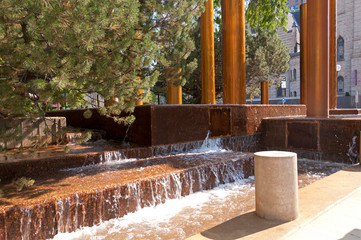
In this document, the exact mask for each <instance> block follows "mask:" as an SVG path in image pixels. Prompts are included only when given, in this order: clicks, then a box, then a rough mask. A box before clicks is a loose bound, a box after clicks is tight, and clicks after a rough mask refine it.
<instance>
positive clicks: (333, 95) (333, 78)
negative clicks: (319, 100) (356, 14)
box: [329, 0, 337, 109]
mask: <svg viewBox="0 0 361 240" xmlns="http://www.w3.org/2000/svg"><path fill="white" fill-rule="evenodd" d="M336 28H337V1H336V0H330V93H329V94H330V99H329V102H330V106H329V107H330V109H336V108H337V70H336V68H337V67H336V66H337V42H336V38H337V32H336Z"/></svg>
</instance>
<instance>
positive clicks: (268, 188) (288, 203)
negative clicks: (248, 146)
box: [254, 151, 298, 221]
mask: <svg viewBox="0 0 361 240" xmlns="http://www.w3.org/2000/svg"><path fill="white" fill-rule="evenodd" d="M254 160H255V188H256V214H257V215H258V216H259V217H262V218H265V219H269V220H280V221H292V220H295V219H296V218H297V217H298V177H297V154H296V153H292V152H282V151H264V152H256V153H255V154H254Z"/></svg>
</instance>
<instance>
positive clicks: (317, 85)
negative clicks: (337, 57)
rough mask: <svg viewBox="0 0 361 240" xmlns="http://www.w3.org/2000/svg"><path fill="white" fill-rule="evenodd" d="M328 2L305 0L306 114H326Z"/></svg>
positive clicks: (327, 94) (327, 105) (318, 115)
mask: <svg viewBox="0 0 361 240" xmlns="http://www.w3.org/2000/svg"><path fill="white" fill-rule="evenodd" d="M329 29H330V28H329V1H328V0H308V1H307V58H308V59H307V116H308V117H328V115H329V113H328V110H329V101H328V99H329V75H330V73H329V66H330V63H329V59H330V57H329V52H330V51H329V45H330V44H329V36H330V35H329Z"/></svg>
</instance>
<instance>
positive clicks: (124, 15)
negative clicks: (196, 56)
mask: <svg viewBox="0 0 361 240" xmlns="http://www.w3.org/2000/svg"><path fill="white" fill-rule="evenodd" d="M204 2H205V1H204V0H187V1H185V0H174V1H162V0H147V1H145V0H102V1H99V0H82V1H80V0H22V1H20V0H3V1H2V2H1V4H0V114H1V115H2V116H3V117H14V116H17V115H34V114H39V113H44V111H45V110H46V107H47V106H49V105H50V104H53V103H60V104H61V105H62V106H67V107H77V106H79V105H88V104H89V103H88V102H87V100H86V98H85V95H86V94H88V93H97V94H99V95H101V96H102V97H103V98H104V99H105V101H110V100H113V101H112V104H110V106H107V107H102V108H101V109H100V112H101V113H103V114H106V115H109V116H110V115H111V116H119V115H120V114H121V113H124V112H126V113H127V112H132V111H133V110H134V106H135V102H136V100H138V99H141V98H142V97H143V96H140V95H139V94H138V90H139V89H150V88H151V87H152V86H153V85H154V84H155V82H156V81H157V80H158V79H159V80H167V79H168V78H169V77H170V76H169V72H171V71H169V69H172V68H181V69H182V74H187V73H188V72H189V71H191V70H192V69H194V67H195V62H193V61H188V62H186V60H187V58H188V56H189V54H190V52H191V51H192V50H193V49H194V44H193V41H192V39H191V38H190V36H189V32H190V31H191V29H192V28H193V27H194V24H195V20H194V19H196V18H197V17H199V16H200V14H201V12H202V10H203V5H204ZM114 100H115V101H114ZM114 118H115V120H117V121H119V122H130V121H132V119H133V118H132V117H127V118H120V117H114Z"/></svg>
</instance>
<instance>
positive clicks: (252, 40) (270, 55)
mask: <svg viewBox="0 0 361 240" xmlns="http://www.w3.org/2000/svg"><path fill="white" fill-rule="evenodd" d="M246 3H247V4H248V6H249V7H248V8H247V11H246V20H247V22H248V23H251V24H247V27H248V28H249V27H250V26H256V27H255V28H254V29H256V30H254V31H253V32H255V34H254V35H251V34H249V31H246V84H247V95H253V96H258V93H259V88H260V82H262V81H270V83H273V81H274V80H277V79H278V78H279V77H280V74H282V73H284V72H286V71H287V69H288V61H289V54H288V51H289V50H288V49H287V47H286V46H285V45H284V44H283V42H282V40H281V39H279V38H278V35H277V33H276V31H275V30H276V29H278V28H280V27H283V26H284V25H285V24H286V20H287V12H288V8H287V5H286V4H287V1H284V0H250V1H246ZM259 4H263V5H262V7H261V6H258V5H259ZM272 6H273V7H275V8H274V9H273V11H271V10H270V9H271V7H272ZM214 7H215V9H214V11H215V13H214V18H215V25H216V28H215V33H214V46H215V49H214V51H215V82H216V95H217V96H220V94H221V93H222V19H221V0H215V1H214ZM255 8H256V10H255ZM268 10H269V11H268ZM249 11H256V12H255V13H254V15H251V14H249ZM283 13H285V16H283V15H282V14H283ZM275 18H277V19H278V20H275ZM269 21H270V22H269ZM192 34H193V37H194V39H195V43H196V50H195V51H193V52H192V54H191V57H190V59H193V58H197V59H198V62H200V61H201V42H200V24H198V27H197V29H195V30H194V31H193V32H192ZM201 86H202V83H201V69H200V67H198V68H197V69H196V70H195V71H194V72H193V74H192V76H191V78H190V79H189V80H188V82H187V83H186V85H185V86H184V88H183V91H184V92H185V93H186V94H187V95H188V97H187V98H186V99H185V102H186V103H201V99H202V89H201Z"/></svg>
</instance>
